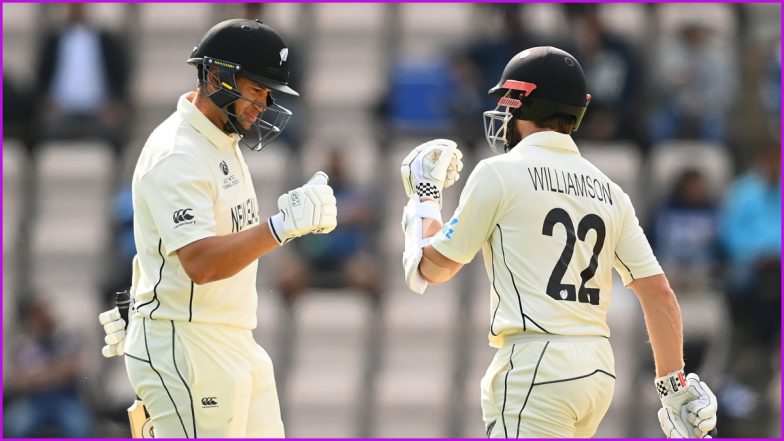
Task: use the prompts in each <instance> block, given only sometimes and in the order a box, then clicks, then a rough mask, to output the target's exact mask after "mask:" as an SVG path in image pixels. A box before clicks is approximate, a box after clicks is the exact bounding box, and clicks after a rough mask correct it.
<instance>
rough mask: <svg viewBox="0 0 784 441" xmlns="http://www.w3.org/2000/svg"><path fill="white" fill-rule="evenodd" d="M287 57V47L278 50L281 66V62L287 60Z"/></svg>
mask: <svg viewBox="0 0 784 441" xmlns="http://www.w3.org/2000/svg"><path fill="white" fill-rule="evenodd" d="M288 58H289V48H287V47H284V48H283V49H281V50H280V65H281V66H283V63H284V62H286V61H288Z"/></svg>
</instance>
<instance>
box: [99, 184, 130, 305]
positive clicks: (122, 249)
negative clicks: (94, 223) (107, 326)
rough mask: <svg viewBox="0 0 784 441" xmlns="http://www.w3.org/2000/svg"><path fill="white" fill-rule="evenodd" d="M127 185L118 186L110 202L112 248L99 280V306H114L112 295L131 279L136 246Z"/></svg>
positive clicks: (127, 286)
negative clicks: (101, 296) (102, 295)
mask: <svg viewBox="0 0 784 441" xmlns="http://www.w3.org/2000/svg"><path fill="white" fill-rule="evenodd" d="M131 196H132V194H131V186H130V184H127V185H125V186H122V187H121V188H120V189H119V191H118V192H117V193H115V195H114V198H113V199H112V211H111V220H110V225H109V228H110V235H109V237H111V238H112V239H111V240H112V246H111V247H110V256H109V258H108V259H109V260H108V262H107V263H108V266H107V270H106V271H105V272H104V273H105V274H106V276H105V277H106V278H105V279H104V280H103V287H102V291H103V292H104V294H105V296H104V299H103V300H104V302H103V303H102V305H103V306H108V307H109V308H113V307H114V293H115V292H117V291H122V290H125V289H129V288H130V287H131V279H132V277H133V272H132V266H133V257H134V256H135V255H136V243H135V242H134V236H133V200H132V197H131Z"/></svg>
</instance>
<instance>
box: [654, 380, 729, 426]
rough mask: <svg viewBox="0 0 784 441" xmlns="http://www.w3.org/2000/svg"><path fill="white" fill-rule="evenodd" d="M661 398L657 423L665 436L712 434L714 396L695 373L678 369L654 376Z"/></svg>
mask: <svg viewBox="0 0 784 441" xmlns="http://www.w3.org/2000/svg"><path fill="white" fill-rule="evenodd" d="M654 384H655V386H656V393H657V394H658V395H659V399H661V402H662V408H661V409H659V412H658V418H659V425H660V426H661V428H662V431H664V434H665V435H666V436H667V438H711V437H712V436H711V433H713V434H715V430H714V429H715V428H716V410H717V407H718V403H717V401H716V396H715V395H714V394H713V392H712V391H711V390H710V388H709V387H708V385H707V384H705V382H703V381H700V377H699V376H698V375H697V374H694V373H692V374H689V375H685V374H684V372H683V370H677V371H675V372H671V373H669V374H667V375H664V376H661V377H659V378H656V379H655V380H654Z"/></svg>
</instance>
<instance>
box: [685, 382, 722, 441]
mask: <svg viewBox="0 0 784 441" xmlns="http://www.w3.org/2000/svg"><path fill="white" fill-rule="evenodd" d="M686 381H687V382H688V383H689V385H693V386H694V387H695V388H696V389H697V391H698V392H699V393H700V397H699V398H697V399H695V400H692V401H690V402H689V404H687V405H686V409H687V410H688V411H689V416H688V421H689V424H691V425H692V428H693V432H692V433H693V434H694V436H696V437H698V438H711V436H710V435H708V433H710V432H711V431H712V430H713V429H715V428H716V412H717V411H718V408H719V401H718V400H717V399H716V395H714V394H713V391H712V390H710V388H709V387H708V385H707V384H705V382H704V381H700V377H699V376H698V375H697V374H695V373H691V374H689V375H687V376H686Z"/></svg>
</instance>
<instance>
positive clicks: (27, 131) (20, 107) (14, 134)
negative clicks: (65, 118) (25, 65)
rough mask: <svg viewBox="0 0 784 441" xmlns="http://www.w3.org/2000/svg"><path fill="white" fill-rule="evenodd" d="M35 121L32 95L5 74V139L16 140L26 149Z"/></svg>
mask: <svg viewBox="0 0 784 441" xmlns="http://www.w3.org/2000/svg"><path fill="white" fill-rule="evenodd" d="M32 119H33V109H32V99H31V93H30V92H29V91H28V90H27V88H25V87H24V86H23V85H22V84H19V83H18V82H17V81H15V79H14V78H11V76H10V74H9V73H8V72H3V137H11V138H16V139H17V140H18V141H20V142H21V143H22V144H23V145H24V146H25V147H27V146H28V145H29V144H30V142H31V140H30V136H31V129H32V127H30V121H31V120H32Z"/></svg>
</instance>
